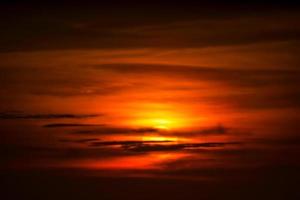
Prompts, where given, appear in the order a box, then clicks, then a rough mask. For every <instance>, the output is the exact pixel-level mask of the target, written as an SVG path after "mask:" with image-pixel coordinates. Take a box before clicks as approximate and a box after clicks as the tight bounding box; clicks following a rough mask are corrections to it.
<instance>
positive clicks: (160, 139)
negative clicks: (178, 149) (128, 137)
mask: <svg viewBox="0 0 300 200" xmlns="http://www.w3.org/2000/svg"><path fill="white" fill-rule="evenodd" d="M142 140H143V141H158V142H163V141H172V142H177V141H178V137H164V136H143V137H142Z"/></svg>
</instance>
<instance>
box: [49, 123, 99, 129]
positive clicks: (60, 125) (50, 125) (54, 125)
mask: <svg viewBox="0 0 300 200" xmlns="http://www.w3.org/2000/svg"><path fill="white" fill-rule="evenodd" d="M87 126H89V127H93V126H104V125H103V124H78V123H53V124H45V125H43V127H45V128H67V127H87Z"/></svg>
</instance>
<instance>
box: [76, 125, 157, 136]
mask: <svg viewBox="0 0 300 200" xmlns="http://www.w3.org/2000/svg"><path fill="white" fill-rule="evenodd" d="M158 132H160V130H159V129H156V128H151V127H148V128H126V127H113V126H102V127H101V128H97V129H93V130H78V131H75V132H74V133H75V134H83V135H84V134H87V135H89V134H92V135H102V134H128V133H137V134H140V133H158Z"/></svg>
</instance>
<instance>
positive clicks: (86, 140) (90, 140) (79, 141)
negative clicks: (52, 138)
mask: <svg viewBox="0 0 300 200" xmlns="http://www.w3.org/2000/svg"><path fill="white" fill-rule="evenodd" d="M98 140H99V139H98V138H84V139H60V140H59V141H60V142H71V143H89V142H95V141H98Z"/></svg>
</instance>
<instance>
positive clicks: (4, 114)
mask: <svg viewBox="0 0 300 200" xmlns="http://www.w3.org/2000/svg"><path fill="white" fill-rule="evenodd" d="M99 116H101V114H66V113H63V114H29V113H22V112H1V113H0V119H37V120H38V119H83V118H91V117H99Z"/></svg>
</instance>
